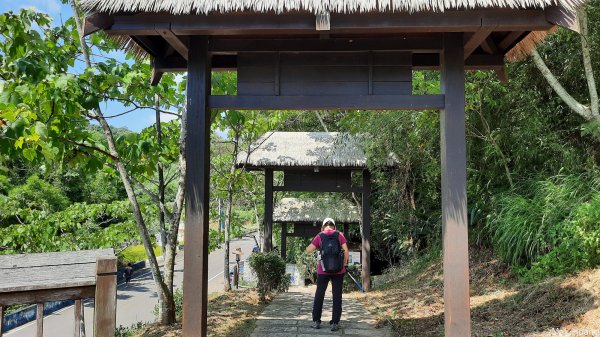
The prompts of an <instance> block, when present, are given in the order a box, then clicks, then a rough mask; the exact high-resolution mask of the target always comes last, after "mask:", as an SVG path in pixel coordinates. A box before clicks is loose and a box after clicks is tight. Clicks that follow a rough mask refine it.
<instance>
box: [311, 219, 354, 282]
mask: <svg viewBox="0 0 600 337" xmlns="http://www.w3.org/2000/svg"><path fill="white" fill-rule="evenodd" d="M334 232H335V230H325V231H323V232H321V233H324V234H325V235H331V234H333V233H334ZM321 233H319V234H317V236H315V238H314V239H313V240H312V242H311V243H312V244H313V245H314V246H315V247H317V249H321V236H320V234H321ZM338 238H339V240H340V246H343V245H344V244H346V242H347V241H346V237H344V233H342V232H340V235H339V237H338ZM344 273H346V266H344V267H343V268H342V270H341V271H340V272H339V273H335V274H329V273H326V272H324V271H323V267H322V266H321V264H320V263H317V274H319V275H340V274H344Z"/></svg>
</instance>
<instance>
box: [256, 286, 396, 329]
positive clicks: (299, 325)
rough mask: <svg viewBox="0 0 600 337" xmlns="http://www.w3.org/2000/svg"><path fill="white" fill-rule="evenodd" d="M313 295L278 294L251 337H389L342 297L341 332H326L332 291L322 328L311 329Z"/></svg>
mask: <svg viewBox="0 0 600 337" xmlns="http://www.w3.org/2000/svg"><path fill="white" fill-rule="evenodd" d="M312 289H313V291H312V292H308V291H306V290H305V289H294V288H292V289H290V291H289V292H287V293H284V294H279V295H277V297H276V298H275V300H273V302H271V303H270V304H269V305H268V306H267V307H266V308H265V311H264V312H263V313H262V315H261V316H259V317H258V319H257V321H256V329H254V332H253V333H252V335H251V336H250V337H313V336H327V335H332V336H348V337H351V336H352V337H389V336H391V334H390V333H389V330H388V328H387V327H384V328H380V329H376V328H375V319H374V317H373V316H372V315H371V314H370V313H369V312H368V311H367V310H366V309H365V308H364V307H363V305H362V304H361V303H359V302H358V301H356V300H352V299H347V298H344V300H343V310H342V320H341V322H340V330H338V331H336V332H332V331H330V330H329V324H328V322H329V320H330V319H331V291H328V292H327V295H326V296H325V303H324V305H323V316H322V321H323V324H322V325H321V329H318V330H316V329H312V328H311V327H310V324H311V323H312V314H311V313H312V300H313V294H314V287H313V288H312Z"/></svg>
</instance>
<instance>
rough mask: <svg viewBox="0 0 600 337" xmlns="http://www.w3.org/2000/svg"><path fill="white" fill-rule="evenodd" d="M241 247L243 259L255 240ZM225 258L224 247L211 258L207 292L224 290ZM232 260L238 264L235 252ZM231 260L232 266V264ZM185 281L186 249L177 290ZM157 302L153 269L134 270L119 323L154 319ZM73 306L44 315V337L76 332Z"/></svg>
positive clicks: (10, 336)
mask: <svg viewBox="0 0 600 337" xmlns="http://www.w3.org/2000/svg"><path fill="white" fill-rule="evenodd" d="M238 247H239V248H241V249H242V252H243V253H244V254H243V256H242V260H245V259H247V257H248V256H249V254H250V252H251V251H252V247H254V239H252V238H244V239H242V240H235V241H232V242H231V245H230V249H231V252H233V251H234V250H235V249H237V248H238ZM223 257H224V250H223V249H217V250H215V251H214V252H212V253H210V255H209V257H208V279H209V283H208V292H209V293H214V292H219V291H222V290H223ZM230 261H232V262H233V263H235V258H234V257H233V254H232V256H231V259H230ZM233 263H232V266H233ZM182 282H183V252H180V254H178V255H177V259H176V265H175V279H174V285H175V289H178V288H180V287H181V285H182ZM157 304H158V296H157V294H156V292H155V286H154V281H153V279H152V274H151V273H150V270H148V269H143V270H140V271H139V272H136V273H134V279H133V280H132V282H131V284H130V285H129V287H125V285H124V284H121V285H119V287H118V290H117V326H124V327H129V326H131V325H134V324H136V323H137V322H152V321H154V319H155V316H154V307H155V306H156V305H157ZM93 310H94V309H93V302H90V303H86V304H85V311H84V316H85V323H86V329H85V330H86V337H90V336H93V319H94V312H93ZM73 317H74V311H73V307H72V306H71V307H68V308H65V309H62V310H60V311H58V312H56V313H54V314H52V315H49V316H47V317H44V337H68V336H72V334H73ZM35 334H36V324H35V321H34V322H31V323H28V324H26V325H24V326H21V327H18V328H16V329H13V330H11V331H9V332H8V333H6V334H5V335H4V336H7V337H32V336H35Z"/></svg>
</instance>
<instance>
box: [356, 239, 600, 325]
mask: <svg viewBox="0 0 600 337" xmlns="http://www.w3.org/2000/svg"><path fill="white" fill-rule="evenodd" d="M470 255H471V264H470V266H471V267H470V269H471V316H472V335H473V336H491V337H497V336H527V337H533V336H600V308H599V307H598V306H599V304H600V269H593V270H588V271H584V272H581V273H579V274H576V275H571V276H567V277H560V278H552V279H548V280H546V281H544V282H541V283H538V284H533V285H532V284H522V283H520V282H519V281H518V280H517V279H516V277H514V276H513V275H512V274H511V272H510V269H509V268H508V267H507V266H506V265H505V264H503V263H501V262H499V261H498V260H497V259H496V258H495V257H494V255H493V254H491V253H490V252H489V251H485V250H471V252H470ZM441 267H442V265H441V260H440V257H439V254H437V256H435V255H431V254H430V255H429V256H428V257H426V258H425V259H421V260H419V261H417V262H416V263H413V264H411V265H409V266H406V267H404V268H395V269H393V270H391V271H390V272H388V273H387V274H385V275H383V276H381V277H379V278H378V279H376V281H375V283H376V287H377V290H375V291H373V292H371V293H369V294H368V296H366V295H363V294H360V295H357V294H354V295H352V296H356V297H358V298H360V299H361V300H362V301H363V302H364V303H365V304H366V305H367V307H368V308H369V309H370V310H371V311H372V312H373V313H375V314H376V315H377V316H378V317H379V319H380V320H381V323H382V324H390V325H392V328H393V330H394V331H396V333H397V335H399V336H419V337H427V336H443V335H444V333H443V332H444V315H443V308H444V301H443V281H442V268H441Z"/></svg>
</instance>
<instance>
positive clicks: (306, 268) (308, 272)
mask: <svg viewBox="0 0 600 337" xmlns="http://www.w3.org/2000/svg"><path fill="white" fill-rule="evenodd" d="M296 266H297V267H298V273H299V274H300V284H302V283H303V282H304V281H305V280H307V279H308V280H310V282H311V283H312V284H316V274H317V255H316V254H315V253H306V252H303V253H302V254H300V255H298V256H297V257H296Z"/></svg>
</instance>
